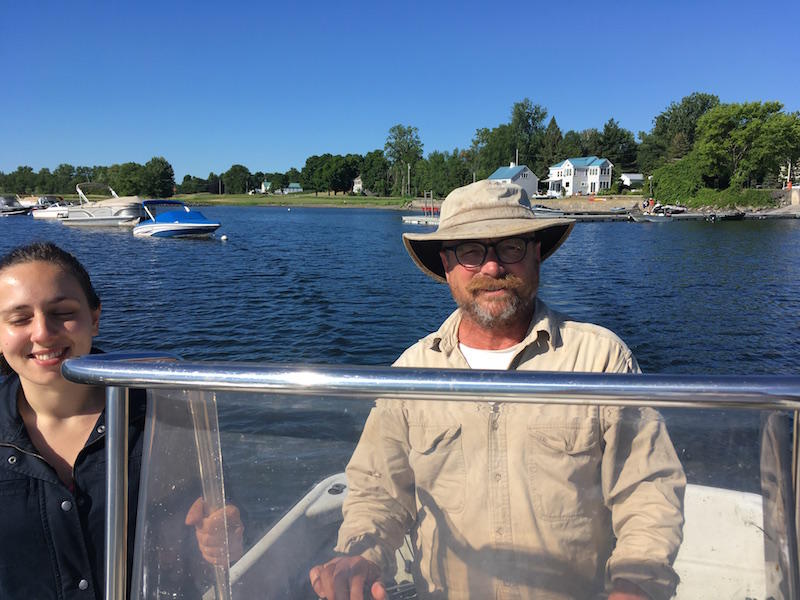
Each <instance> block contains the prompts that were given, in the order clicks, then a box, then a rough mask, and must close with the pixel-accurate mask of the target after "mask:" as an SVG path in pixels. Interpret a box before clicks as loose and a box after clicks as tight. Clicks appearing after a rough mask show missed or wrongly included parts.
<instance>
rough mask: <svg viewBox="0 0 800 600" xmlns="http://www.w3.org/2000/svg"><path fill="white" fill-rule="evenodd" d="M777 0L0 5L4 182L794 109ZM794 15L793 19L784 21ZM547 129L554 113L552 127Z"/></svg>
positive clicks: (207, 168)
mask: <svg viewBox="0 0 800 600" xmlns="http://www.w3.org/2000/svg"><path fill="white" fill-rule="evenodd" d="M786 10H787V7H786V6H777V5H774V4H771V3H767V2H743V1H741V0H731V1H728V2H722V1H719V2H706V1H703V0H698V1H696V2H688V1H684V0H678V1H670V2H665V1H663V0H662V1H658V2H651V1H648V0H641V1H639V2H613V1H612V2H609V3H602V2H583V1H573V2H569V3H550V4H540V3H516V4H514V3H507V4H503V3H499V2H494V3H486V2H484V3H478V2H469V1H462V2H436V1H434V0H429V1H427V2H413V1H411V2H390V3H384V2H380V1H377V2H376V1H372V2H353V1H349V0H341V1H340V2H330V1H322V2H318V1H316V0H313V1H306V2H291V1H283V2H252V1H236V0H230V1H227V2H220V1H218V2H213V3H212V2H205V1H204V0H197V1H194V2H171V1H169V0H160V1H159V2H154V1H150V0H140V1H137V2H122V1H118V0H109V1H106V2H84V1H81V0H75V1H71V2H63V1H57V2H56V1H49V0H43V1H37V0H32V1H31V2H17V1H14V0H5V1H4V2H0V67H1V68H2V70H1V71H0V73H2V78H3V83H4V85H3V88H4V91H3V93H2V95H0V171H3V172H6V173H8V172H10V171H13V170H15V169H16V168H17V167H18V166H20V165H28V166H31V167H33V168H34V170H36V171H38V170H39V169H41V168H42V167H47V168H50V169H54V168H55V167H57V166H58V165H59V164H60V163H69V164H72V165H76V166H77V165H87V166H92V165H111V164H114V163H121V162H127V161H133V162H138V163H145V162H147V161H148V160H149V159H150V158H152V157H153V156H164V157H165V158H166V159H167V160H168V161H169V162H170V163H171V164H172V165H173V167H174V169H175V176H176V179H177V180H178V181H180V180H181V179H182V178H183V176H184V175H185V174H187V173H189V174H192V175H196V176H199V177H206V176H207V175H208V174H209V172H212V171H213V172H215V173H220V172H223V171H226V170H227V169H229V168H230V166H231V165H232V164H236V163H238V164H243V165H245V166H246V167H248V168H249V169H250V170H251V171H265V172H268V171H286V170H288V169H289V168H290V167H296V168H298V169H300V168H302V166H303V164H304V163H305V159H306V158H307V157H308V156H311V155H313V154H323V153H325V152H330V153H333V154H347V153H351V152H353V153H359V154H365V153H367V152H369V151H371V150H374V149H376V148H383V145H384V143H385V141H386V134H387V132H388V130H389V128H390V127H391V126H392V125H395V124H397V123H402V124H404V125H413V126H415V127H417V128H418V129H419V134H420V137H421V139H422V142H423V144H424V149H425V153H426V154H427V153H428V152H430V151H433V150H452V149H453V148H455V147H459V148H464V147H468V146H469V145H470V142H471V140H472V138H473V135H474V133H475V130H476V129H478V128H480V127H495V126H497V125H498V124H500V123H504V122H508V120H509V115H510V111H511V106H512V105H513V104H514V102H517V101H519V100H522V99H523V98H526V97H527V98H530V99H531V100H532V101H533V102H534V103H538V104H541V105H542V106H544V107H545V108H546V109H547V110H548V113H549V116H555V118H556V121H557V122H558V124H559V126H560V127H561V129H562V131H567V130H568V129H576V130H580V129H584V128H587V127H597V128H602V126H603V124H604V123H605V122H606V121H607V120H608V119H609V118H612V117H613V118H614V119H616V120H617V121H619V123H620V124H621V125H622V126H623V127H625V128H627V129H630V130H631V131H633V132H634V133H637V132H639V131H640V130H646V131H649V130H650V129H651V127H652V120H653V118H654V117H655V116H656V115H657V114H659V113H660V112H662V111H663V110H664V109H665V108H666V107H667V106H668V105H669V103H670V102H673V101H680V99H681V98H682V97H684V96H686V95H688V94H690V93H692V92H695V91H702V92H709V93H713V94H717V95H718V96H719V97H720V99H721V101H722V102H744V101H751V100H778V101H780V102H782V103H783V104H784V106H785V109H786V110H787V111H796V110H800V76H798V65H800V44H798V42H797V32H796V29H797V27H796V23H789V24H788V25H787V29H786V31H782V23H783V22H784V21H783V20H784V19H785V18H793V17H794V16H796V15H789V14H786ZM789 12H791V10H790V11H789ZM548 119H549V117H548Z"/></svg>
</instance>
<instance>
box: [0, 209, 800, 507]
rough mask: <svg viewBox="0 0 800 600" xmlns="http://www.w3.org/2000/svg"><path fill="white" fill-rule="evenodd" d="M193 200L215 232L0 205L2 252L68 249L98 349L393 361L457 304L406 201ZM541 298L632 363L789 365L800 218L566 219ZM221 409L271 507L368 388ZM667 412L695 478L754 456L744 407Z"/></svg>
mask: <svg viewBox="0 0 800 600" xmlns="http://www.w3.org/2000/svg"><path fill="white" fill-rule="evenodd" d="M202 212H203V213H205V214H206V215H207V216H208V217H210V218H212V219H215V220H219V221H220V222H222V227H221V228H220V230H219V231H218V233H217V238H216V239H211V240H170V239H149V238H134V237H133V235H132V234H131V232H130V231H129V230H89V229H78V228H70V227H66V226H63V225H61V224H59V223H47V222H43V221H39V220H34V219H32V218H25V217H11V218H5V219H0V253H5V252H6V251H7V250H8V249H10V248H12V247H13V246H16V245H18V244H22V243H27V242H30V241H33V240H52V241H54V242H56V243H58V244H59V245H61V246H62V247H64V248H66V249H67V250H69V251H71V252H73V253H74V254H76V255H77V256H78V257H79V258H80V260H81V261H82V262H83V263H84V264H85V265H86V267H87V269H88V270H89V272H90V273H91V275H92V278H93V281H94V282H95V285H96V287H97V288H98V292H99V294H100V296H101V298H102V301H103V314H102V319H101V328H100V336H99V338H98V340H97V344H98V345H99V346H100V347H101V348H103V349H105V350H107V351H113V350H161V351H168V352H173V353H177V354H179V355H181V356H183V357H184V358H186V359H198V360H207V359H214V360H237V361H269V362H281V363H297V362H304V363H317V364H361V365H388V364H390V363H391V362H392V361H393V360H394V359H395V358H396V357H397V356H398V355H399V354H400V353H401V352H402V350H403V349H404V348H406V347H407V346H409V345H410V344H411V343H413V342H415V341H416V340H417V339H418V338H420V337H422V336H424V335H426V334H427V333H428V332H430V331H432V330H434V329H435V328H437V327H438V325H439V324H440V323H441V322H442V320H444V318H445V317H446V316H447V315H448V314H449V313H450V312H451V311H452V309H453V303H452V300H451V298H450V295H449V292H448V290H447V288H446V286H444V285H440V284H437V283H436V282H434V281H433V280H430V279H428V278H427V277H425V276H424V275H423V274H422V273H421V272H420V271H419V270H417V268H416V267H415V266H414V265H413V263H412V262H411V260H410V258H409V257H408V256H407V254H406V252H405V250H404V249H403V245H402V243H401V239H400V236H401V234H402V232H403V231H411V230H418V229H421V228H419V227H414V226H407V225H403V223H402V221H401V216H402V214H404V213H401V212H398V211H388V210H369V209H323V208H320V209H311V208H309V209H303V208H292V209H291V210H287V208H285V207H284V208H280V207H204V208H202ZM222 234H225V235H227V236H228V241H227V242H222V241H220V240H219V236H221V235H222ZM540 295H541V296H542V298H544V299H545V300H546V301H547V302H548V303H549V304H550V305H551V306H553V307H557V308H559V309H561V310H562V311H564V312H567V313H569V314H571V315H572V316H573V317H575V318H577V319H580V320H587V321H592V322H595V323H598V324H600V325H604V326H606V327H608V328H610V329H612V330H613V331H615V332H616V333H618V334H619V335H620V337H622V338H623V339H624V340H625V341H626V342H627V343H628V345H629V346H630V347H631V348H632V349H633V351H634V353H635V354H636V356H637V358H638V360H639V363H640V364H641V366H642V369H643V370H644V371H645V372H649V373H683V374H715V375H719V374H798V373H800V350H799V349H798V339H800V220H775V221H769V220H765V221H739V222H720V223H714V224H712V223H706V222H680V223H677V222H676V223H663V224H661V223H644V224H640V223H626V222H616V223H578V224H577V225H576V226H575V229H574V230H573V233H572V235H571V237H570V238H569V239H568V240H567V242H566V243H565V244H564V245H563V246H562V247H561V249H559V250H558V252H556V254H554V255H553V256H552V257H551V258H550V259H548V260H547V261H546V262H545V263H544V265H543V267H542V286H541V289H540ZM338 406H342V405H338ZM225 410H226V412H224V414H223V415H222V419H223V421H224V422H225V423H226V425H227V426H228V427H229V428H230V430H231V431H232V432H234V433H233V434H231V435H233V436H234V437H236V436H238V439H242V437H243V436H244V435H246V434H247V435H249V434H251V433H253V432H254V431H255V430H256V429H258V428H259V427H260V428H261V431H262V432H264V431H265V432H267V434H268V435H270V436H272V438H271V440H272V443H267V444H265V445H264V446H263V447H259V449H257V450H253V448H247V449H246V450H244V451H239V450H237V451H232V452H231V453H230V455H226V464H227V463H228V462H229V461H230V463H231V464H233V465H236V464H237V463H239V464H241V465H244V466H242V471H243V472H245V473H246V474H247V475H248V476H253V477H257V476H258V474H259V473H261V474H263V476H264V477H268V478H269V480H270V486H271V490H270V492H265V491H264V490H263V489H259V491H258V492H257V493H256V492H252V493H249V492H246V493H245V498H244V500H243V502H244V503H245V504H247V503H252V504H253V505H259V506H264V505H266V506H268V507H269V511H270V512H271V513H273V514H278V513H280V512H282V510H283V509H284V508H285V506H286V503H287V502H288V499H290V498H295V497H296V496H297V494H298V493H301V492H302V491H303V490H304V489H307V487H308V486H309V485H310V483H312V482H313V481H315V480H317V479H319V478H321V476H322V475H326V474H328V473H330V472H333V471H336V470H341V467H342V466H343V464H344V462H345V461H346V458H347V456H348V455H349V453H350V451H351V450H352V447H353V444H354V443H355V440H356V439H357V437H358V431H359V428H360V425H361V423H362V422H363V417H364V415H365V414H366V408H364V405H363V403H361V404H360V405H358V406H353V407H350V406H346V407H345V408H336V409H333V408H331V405H330V404H327V403H326V401H324V400H322V401H317V402H313V401H312V400H295V401H294V402H293V404H291V406H290V409H289V410H286V406H285V405H283V406H277V405H275V406H266V407H265V408H264V409H263V412H262V414H261V415H260V416H259V417H258V418H254V416H253V412H252V410H251V409H250V408H248V407H247V406H246V405H241V406H239V405H237V404H236V402H233V403H231V405H230V407H229V408H227V409H225ZM665 412H666V413H667V418H668V422H669V423H670V430H671V432H672V435H673V438H674V439H675V443H676V447H678V449H679V452H680V453H681V456H682V458H683V459H684V460H685V462H686V464H687V465H688V464H694V465H695V466H694V467H692V468H691V469H690V468H688V467H687V470H688V471H690V477H691V478H693V479H694V480H696V481H701V482H702V481H707V480H710V477H711V476H710V475H708V474H707V473H705V472H703V470H702V468H701V465H702V463H703V462H704V461H706V460H708V459H710V458H714V457H717V458H720V457H725V458H726V459H727V460H729V461H730V463H731V464H732V465H733V466H732V467H731V469H732V470H734V471H736V470H737V469H739V468H740V467H741V465H743V464H746V463H749V464H750V467H752V458H753V456H755V455H756V454H754V452H756V451H757V447H754V444H755V443H757V430H758V418H757V415H755V416H754V417H753V418H752V419H750V420H749V421H748V420H745V421H741V424H742V426H741V427H740V429H739V430H738V432H734V433H733V434H732V433H731V432H730V430H727V429H726V425H727V423H728V422H729V419H728V416H729V415H728V413H724V412H713V413H712V412H709V413H708V414H706V416H705V417H704V423H705V424H706V425H705V426H704V427H703V429H702V435H701V436H698V435H697V430H696V429H694V430H692V429H691V427H697V423H696V419H695V416H694V415H692V416H691V417H688V416H686V415H685V414H684V413H681V412H680V411H665ZM692 432H694V433H692ZM275 440H280V443H279V444H277V445H279V446H280V448H281V452H282V454H281V453H276V452H275V446H276V444H275V443H274V442H275ZM225 441H226V440H225V439H224V440H223V443H225ZM312 441H313V442H314V445H310V442H312ZM223 451H224V446H223ZM254 456H255V457H257V458H256V459H255V460H253V457H254ZM285 456H291V457H292V458H293V462H291V463H289V462H287V461H286V459H285ZM282 457H283V458H282ZM737 465H738V466H737ZM748 468H749V467H748ZM748 468H745V470H748ZM741 479H742V483H741V487H743V488H753V487H754V485H755V483H756V480H754V478H753V474H752V473H751V472H749V471H748V472H747V473H744V474H742V476H741ZM278 481H280V482H284V481H287V482H288V483H280V484H276V482H278Z"/></svg>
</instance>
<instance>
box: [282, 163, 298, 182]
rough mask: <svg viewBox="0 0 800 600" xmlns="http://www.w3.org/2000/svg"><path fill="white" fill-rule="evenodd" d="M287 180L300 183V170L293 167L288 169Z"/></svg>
mask: <svg viewBox="0 0 800 600" xmlns="http://www.w3.org/2000/svg"><path fill="white" fill-rule="evenodd" d="M285 175H286V181H287V184H289V183H300V171H298V170H297V169H295V168H294V167H292V168H291V169H289V170H288V171H286V174H285Z"/></svg>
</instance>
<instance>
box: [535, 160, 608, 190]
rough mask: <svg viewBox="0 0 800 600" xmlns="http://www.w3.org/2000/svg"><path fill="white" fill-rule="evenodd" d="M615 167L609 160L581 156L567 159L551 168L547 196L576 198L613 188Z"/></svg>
mask: <svg viewBox="0 0 800 600" xmlns="http://www.w3.org/2000/svg"><path fill="white" fill-rule="evenodd" d="M613 168H614V165H613V164H612V162H611V161H610V160H608V159H607V158H598V157H597V156H580V157H577V158H567V159H565V160H562V161H561V162H560V163H557V164H555V165H552V166H551V167H550V174H549V175H548V177H547V179H545V181H547V195H548V196H552V197H553V198H557V197H559V196H576V195H589V194H596V193H597V192H599V191H600V190H605V189H608V188H610V187H611V172H612V170H613Z"/></svg>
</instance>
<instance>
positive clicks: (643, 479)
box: [601, 408, 686, 600]
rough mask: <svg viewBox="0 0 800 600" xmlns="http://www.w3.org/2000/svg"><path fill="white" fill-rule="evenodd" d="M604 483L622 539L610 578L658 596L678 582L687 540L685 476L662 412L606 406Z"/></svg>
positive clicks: (668, 594)
mask: <svg viewBox="0 0 800 600" xmlns="http://www.w3.org/2000/svg"><path fill="white" fill-rule="evenodd" d="M604 421H605V423H604V426H605V433H604V443H605V452H604V454H603V462H602V467H601V469H602V472H601V475H602V482H603V483H602V485H603V495H604V500H605V502H606V505H607V506H608V508H609V510H610V511H611V518H612V525H613V529H614V534H615V536H616V538H617V543H616V546H615V548H614V551H613V553H612V555H611V558H610V559H609V561H608V563H607V567H606V573H607V577H608V580H609V581H613V580H615V579H626V580H628V581H631V582H633V583H635V584H637V585H638V586H639V587H641V588H642V589H643V590H644V591H645V592H647V594H649V595H650V596H651V597H652V598H654V599H655V600H658V599H662V598H664V599H666V598H670V597H671V596H672V595H673V594H674V593H675V588H676V587H677V585H678V576H677V574H676V573H675V570H674V569H673V568H672V564H673V562H674V561H675V557H676V555H677V553H678V549H679V547H680V544H681V541H682V539H683V522H684V520H683V496H684V491H685V489H686V476H685V475H684V472H683V468H682V466H681V464H680V461H679V460H678V457H677V455H676V453H675V449H674V447H673V445H672V442H671V440H670V439H669V434H668V433H667V429H666V426H665V424H664V420H663V418H662V417H661V415H660V414H659V413H658V412H656V411H654V410H652V409H649V408H606V409H604Z"/></svg>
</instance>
